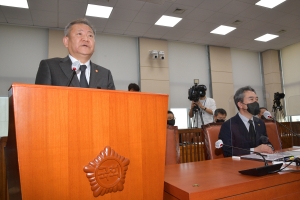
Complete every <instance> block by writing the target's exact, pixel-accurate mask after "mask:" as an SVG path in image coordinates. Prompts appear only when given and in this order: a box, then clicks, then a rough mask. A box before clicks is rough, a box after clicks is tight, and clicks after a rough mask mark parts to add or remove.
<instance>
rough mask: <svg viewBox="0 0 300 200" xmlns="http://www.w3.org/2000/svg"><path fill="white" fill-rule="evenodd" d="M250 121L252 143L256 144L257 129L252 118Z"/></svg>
mask: <svg viewBox="0 0 300 200" xmlns="http://www.w3.org/2000/svg"><path fill="white" fill-rule="evenodd" d="M248 122H249V124H250V126H249V139H250V141H251V144H252V145H253V146H255V143H256V142H255V141H256V134H255V129H254V125H253V121H252V120H251V119H250V120H249V121H248Z"/></svg>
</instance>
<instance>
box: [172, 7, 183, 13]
mask: <svg viewBox="0 0 300 200" xmlns="http://www.w3.org/2000/svg"><path fill="white" fill-rule="evenodd" d="M184 12H185V10H184V9H180V8H176V9H175V10H174V12H173V13H175V14H182V13H184Z"/></svg>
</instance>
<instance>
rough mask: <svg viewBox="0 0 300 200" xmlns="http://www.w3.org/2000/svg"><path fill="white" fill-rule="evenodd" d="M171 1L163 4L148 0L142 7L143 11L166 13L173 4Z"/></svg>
mask: <svg viewBox="0 0 300 200" xmlns="http://www.w3.org/2000/svg"><path fill="white" fill-rule="evenodd" d="M171 5H172V4H171V3H168V2H165V3H163V4H154V3H148V2H146V3H145V4H144V5H143V7H142V8H141V11H142V12H147V13H156V14H159V15H162V14H164V13H165V12H166V11H167V10H168V9H169V8H170V6H171Z"/></svg>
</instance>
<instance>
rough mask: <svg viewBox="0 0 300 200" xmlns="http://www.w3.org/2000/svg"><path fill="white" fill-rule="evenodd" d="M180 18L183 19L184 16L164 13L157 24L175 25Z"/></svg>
mask: <svg viewBox="0 0 300 200" xmlns="http://www.w3.org/2000/svg"><path fill="white" fill-rule="evenodd" d="M180 20H182V18H179V17H171V16H167V15H163V16H161V18H159V20H157V22H156V23H155V25H159V26H168V27H174V26H175V25H176V24H177V23H178V22H180Z"/></svg>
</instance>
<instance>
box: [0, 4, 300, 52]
mask: <svg viewBox="0 0 300 200" xmlns="http://www.w3.org/2000/svg"><path fill="white" fill-rule="evenodd" d="M258 1H259V0H28V5H29V9H21V8H13V7H5V6H0V23H1V24H10V25H22V26H31V27H46V28H51V29H63V28H64V27H65V26H66V25H67V24H68V23H69V22H70V21H72V20H74V19H78V18H82V17H84V16H85V12H86V8H87V4H88V3H89V4H95V5H103V6H111V7H113V8H114V9H113V11H112V13H111V15H110V17H109V19H103V18H95V17H87V18H88V20H89V21H90V22H91V23H92V24H93V25H94V26H95V28H96V29H97V33H103V34H114V35H124V36H131V37H147V38H155V39H164V40H169V41H181V42H188V43H196V44H202V45H216V46H224V47H233V48H239V49H247V50H252V51H260V52H261V51H265V50H268V49H281V48H283V47H286V46H288V45H291V44H294V43H297V42H300V0H287V1H286V2H284V3H282V4H280V5H279V6H277V7H275V8H273V9H269V8H264V7H260V6H256V5H255V3H257V2H258ZM175 9H184V10H185V12H184V13H182V14H175V13H174V11H175ZM162 15H169V16H174V17H181V18H183V19H182V20H181V21H180V22H179V23H178V24H177V25H176V26H175V27H173V28H171V27H163V26H156V25H154V23H155V22H156V21H157V20H158V19H159V18H160V17H161V16H162ZM236 20H239V21H241V22H240V23H239V24H234V22H235V21H236ZM219 25H228V26H234V27H236V28H237V29H236V30H234V31H232V32H231V33H229V34H227V35H225V36H222V35H216V34H211V33H210V32H211V31H212V30H213V29H215V28H216V27H218V26H219ZM280 32H282V33H280ZM266 33H270V34H278V35H279V37H278V38H276V39H274V40H271V41H269V42H258V41H255V40H254V39H255V38H257V37H259V36H261V35H264V34H266Z"/></svg>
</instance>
